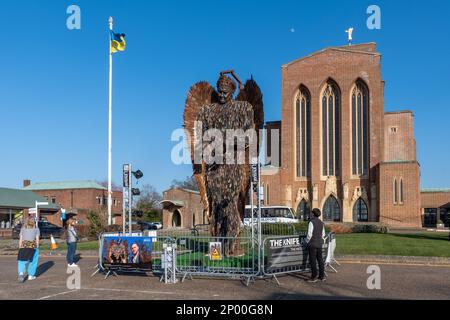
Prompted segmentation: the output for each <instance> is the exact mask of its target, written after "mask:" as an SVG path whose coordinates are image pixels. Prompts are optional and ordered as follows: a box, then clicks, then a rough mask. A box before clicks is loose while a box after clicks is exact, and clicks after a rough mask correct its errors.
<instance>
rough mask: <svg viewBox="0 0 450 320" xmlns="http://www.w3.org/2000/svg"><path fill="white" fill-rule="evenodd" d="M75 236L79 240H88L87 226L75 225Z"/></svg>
mask: <svg viewBox="0 0 450 320" xmlns="http://www.w3.org/2000/svg"><path fill="white" fill-rule="evenodd" d="M76 230H77V234H78V236H79V237H80V238H89V226H87V225H77V226H76Z"/></svg>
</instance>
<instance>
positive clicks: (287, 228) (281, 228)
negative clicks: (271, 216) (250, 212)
mask: <svg viewBox="0 0 450 320" xmlns="http://www.w3.org/2000/svg"><path fill="white" fill-rule="evenodd" d="M308 225H309V222H307V221H302V222H298V223H262V224H261V233H262V234H264V235H269V236H283V235H287V236H288V235H293V234H306V233H307V232H308ZM330 231H331V229H330V227H329V226H328V225H325V232H327V233H328V232H330Z"/></svg>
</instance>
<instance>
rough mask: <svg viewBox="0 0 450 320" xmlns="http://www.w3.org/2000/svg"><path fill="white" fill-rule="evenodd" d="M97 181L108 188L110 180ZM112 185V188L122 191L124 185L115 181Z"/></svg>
mask: <svg viewBox="0 0 450 320" xmlns="http://www.w3.org/2000/svg"><path fill="white" fill-rule="evenodd" d="M97 183H98V184H99V185H101V186H103V187H105V188H108V180H103V181H97ZM111 187H112V190H116V191H122V187H121V186H119V185H117V184H115V183H114V182H112V183H111Z"/></svg>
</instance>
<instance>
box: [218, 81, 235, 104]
mask: <svg viewBox="0 0 450 320" xmlns="http://www.w3.org/2000/svg"><path fill="white" fill-rule="evenodd" d="M217 91H218V93H219V103H220V104H225V103H228V102H230V101H231V99H233V94H234V92H235V91H236V84H235V83H234V81H233V80H232V79H230V78H229V77H227V76H226V75H221V76H220V78H219V80H218V81H217Z"/></svg>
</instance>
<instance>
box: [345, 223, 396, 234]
mask: <svg viewBox="0 0 450 320" xmlns="http://www.w3.org/2000/svg"><path fill="white" fill-rule="evenodd" d="M352 232H353V233H388V232H389V229H388V227H387V226H384V225H380V224H355V225H354V226H353V227H352Z"/></svg>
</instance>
